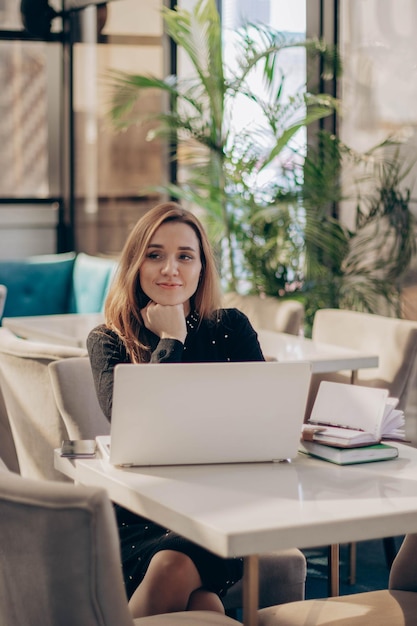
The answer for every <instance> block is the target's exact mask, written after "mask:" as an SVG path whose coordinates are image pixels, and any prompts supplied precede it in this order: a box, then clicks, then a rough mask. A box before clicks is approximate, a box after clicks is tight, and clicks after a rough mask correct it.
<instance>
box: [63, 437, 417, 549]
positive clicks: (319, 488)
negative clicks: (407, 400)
mask: <svg viewBox="0 0 417 626" xmlns="http://www.w3.org/2000/svg"><path fill="white" fill-rule="evenodd" d="M398 448H399V450H400V457H399V458H398V459H395V460H390V461H383V462H378V463H367V464H361V465H353V466H344V467H339V466H336V465H333V464H331V463H326V462H324V461H319V460H317V459H312V458H310V457H307V456H304V455H302V454H299V455H298V457H297V458H296V459H295V460H294V461H292V462H290V463H288V462H286V463H278V464H274V463H259V464H258V463H255V464H235V465H210V466H208V465H206V466H205V465H194V466H178V467H172V466H170V467H154V468H134V469H118V468H114V467H111V466H109V465H108V464H107V463H106V462H105V461H102V460H101V459H100V458H97V459H92V460H80V459H77V460H75V461H74V460H70V459H63V458H61V457H60V456H59V452H58V451H56V452H55V466H56V468H57V469H58V470H60V471H62V472H63V473H65V474H67V475H69V476H71V477H72V478H74V479H76V480H77V481H79V482H81V483H83V484H88V485H95V486H101V487H104V488H105V489H107V491H108V493H109V496H110V498H111V499H112V500H113V501H114V502H118V503H119V504H121V505H123V506H125V507H127V508H130V509H131V510H133V511H135V512H136V513H138V514H140V515H144V516H146V517H148V518H150V519H152V520H154V521H155V522H158V523H159V524H161V525H164V526H167V528H171V529H172V530H175V531H177V532H178V533H180V534H182V535H184V536H185V537H187V538H188V539H190V540H192V541H195V542H196V543H198V544H200V545H202V546H204V547H205V548H207V549H209V550H212V551H213V552H215V553H217V554H218V555H220V556H224V557H228V556H247V555H251V554H260V553H263V552H269V551H272V550H279V549H285V548H291V547H298V548H307V547H313V546H321V545H328V544H337V543H345V542H351V541H360V540H366V539H372V538H379V537H387V536H395V535H401V534H404V533H407V532H417V449H414V448H410V447H408V446H406V445H404V444H398Z"/></svg>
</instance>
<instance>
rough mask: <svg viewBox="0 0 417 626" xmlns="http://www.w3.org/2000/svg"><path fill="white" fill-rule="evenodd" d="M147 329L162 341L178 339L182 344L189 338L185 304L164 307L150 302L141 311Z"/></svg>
mask: <svg viewBox="0 0 417 626" xmlns="http://www.w3.org/2000/svg"><path fill="white" fill-rule="evenodd" d="M141 313H142V317H143V322H144V324H145V326H146V328H147V329H148V330H150V331H152V332H153V333H154V334H155V335H158V337H160V338H161V339H177V340H178V341H181V342H182V343H184V342H185V338H186V336H187V325H186V323H185V313H184V305H183V304H175V305H172V306H170V305H162V304H156V302H152V301H151V302H148V304H147V306H146V307H145V308H144V309H142V311H141Z"/></svg>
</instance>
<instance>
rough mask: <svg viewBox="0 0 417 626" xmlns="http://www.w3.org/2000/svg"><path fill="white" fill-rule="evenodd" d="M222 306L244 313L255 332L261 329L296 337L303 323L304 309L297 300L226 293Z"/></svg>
mask: <svg viewBox="0 0 417 626" xmlns="http://www.w3.org/2000/svg"><path fill="white" fill-rule="evenodd" d="M222 306H223V307H225V308H236V309H239V310H240V311H242V313H245V315H247V317H248V318H249V321H250V322H251V324H252V326H253V327H254V329H255V330H257V331H258V330H261V329H263V330H273V331H275V332H278V333H289V334H291V335H298V334H299V332H300V330H301V329H302V326H303V323H304V307H303V305H302V304H301V302H298V300H291V299H283V298H281V299H280V298H271V297H268V296H266V297H262V298H261V297H260V296H255V295H245V296H242V295H240V294H238V293H236V292H227V293H225V294H223V298H222Z"/></svg>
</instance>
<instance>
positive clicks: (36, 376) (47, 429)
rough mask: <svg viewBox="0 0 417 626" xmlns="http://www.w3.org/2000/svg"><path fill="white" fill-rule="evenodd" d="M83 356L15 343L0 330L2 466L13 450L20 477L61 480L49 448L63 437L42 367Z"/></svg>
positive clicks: (65, 435)
mask: <svg viewBox="0 0 417 626" xmlns="http://www.w3.org/2000/svg"><path fill="white" fill-rule="evenodd" d="M86 353H87V352H86V350H84V349H82V348H72V347H69V346H58V345H53V344H46V343H45V344H43V343H39V342H34V341H29V340H25V339H21V338H19V337H16V335H14V334H13V333H12V332H11V331H10V330H8V329H7V328H0V389H1V393H2V397H3V400H4V408H5V410H3V411H2V410H1V407H0V417H1V421H2V433H4V435H5V439H2V440H0V455H1V456H2V457H3V459H4V460H5V462H7V461H6V458H8V457H9V458H10V457H13V453H14V450H15V453H16V456H17V461H18V466H19V470H20V473H21V474H22V476H26V477H28V478H46V479H51V480H60V481H62V480H66V479H65V477H64V476H63V475H62V474H61V473H60V472H57V471H55V469H54V464H53V450H54V448H57V447H59V446H60V445H61V442H62V439H66V438H68V436H69V435H68V431H67V429H66V428H65V425H64V423H63V421H62V419H61V415H60V413H59V411H58V408H57V406H56V403H55V399H54V396H53V394H52V387H51V383H50V378H49V372H48V363H50V362H51V361H56V360H58V359H64V358H67V357H73V356H81V355H85V354H86ZM0 404H1V403H0ZM7 420H8V421H7ZM10 435H11V436H10ZM10 469H15V468H14V467H10Z"/></svg>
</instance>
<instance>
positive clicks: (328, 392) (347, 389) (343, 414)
mask: <svg viewBox="0 0 417 626" xmlns="http://www.w3.org/2000/svg"><path fill="white" fill-rule="evenodd" d="M397 404H398V399H397V398H389V397H388V391H387V390H386V389H380V388H377V387H363V386H360V385H348V384H345V383H335V382H330V381H322V382H321V383H320V387H319V390H318V393H317V396H316V399H315V401H314V405H313V409H312V411H311V415H310V418H309V420H308V422H307V424H305V425H304V427H303V438H304V439H307V440H308V439H310V440H314V441H317V442H318V443H325V444H328V445H334V446H340V447H353V446H362V445H369V444H375V443H379V442H380V441H381V439H395V440H399V439H404V413H403V411H401V410H397V409H396V408H395V407H396V405H397Z"/></svg>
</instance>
